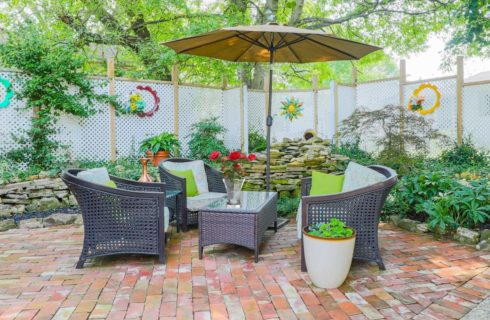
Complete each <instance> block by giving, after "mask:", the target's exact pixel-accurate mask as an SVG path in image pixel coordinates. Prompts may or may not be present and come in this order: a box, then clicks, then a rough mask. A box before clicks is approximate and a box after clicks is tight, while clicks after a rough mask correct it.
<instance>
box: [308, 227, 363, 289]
mask: <svg viewBox="0 0 490 320" xmlns="http://www.w3.org/2000/svg"><path fill="white" fill-rule="evenodd" d="M355 243H356V233H355V232H354V233H353V234H352V236H350V237H349V238H330V239H328V238H320V237H316V236H312V235H309V234H308V227H305V228H304V229H303V245H304V250H305V262H306V268H307V269H308V275H309V276H310V279H311V282H313V284H314V285H315V286H317V287H319V288H324V289H333V288H338V287H340V286H341V285H342V283H344V281H345V278H347V275H348V274H349V270H350V265H351V262H352V256H353V254H354V245H355Z"/></svg>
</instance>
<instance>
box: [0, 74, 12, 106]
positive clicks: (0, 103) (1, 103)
mask: <svg viewBox="0 0 490 320" xmlns="http://www.w3.org/2000/svg"><path fill="white" fill-rule="evenodd" d="M0 84H2V85H3V86H4V87H5V91H6V92H5V98H4V99H3V100H2V101H0V108H6V107H7V106H8V105H9V104H10V99H12V97H13V96H14V90H12V84H11V83H10V81H8V80H7V79H4V78H2V77H0Z"/></svg>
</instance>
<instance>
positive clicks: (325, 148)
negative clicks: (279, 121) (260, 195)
mask: <svg viewBox="0 0 490 320" xmlns="http://www.w3.org/2000/svg"><path fill="white" fill-rule="evenodd" d="M348 160H349V158H347V157H345V156H341V155H335V154H331V147H330V140H327V139H325V140H322V139H321V138H319V137H312V138H310V139H308V140H306V139H294V140H292V139H287V138H285V139H284V140H283V141H282V142H281V143H275V144H272V146H271V189H272V190H275V191H277V192H278V193H279V196H280V197H299V196H300V195H301V179H302V178H304V177H307V176H310V175H311V171H312V170H317V171H322V172H327V173H331V172H341V171H344V170H345V167H346V165H347V162H348ZM265 168H266V156H265V153H261V154H257V162H256V163H253V164H251V165H249V166H248V167H246V171H247V172H248V173H249V175H248V176H247V178H246V181H245V185H244V190H256V191H261V190H265Z"/></svg>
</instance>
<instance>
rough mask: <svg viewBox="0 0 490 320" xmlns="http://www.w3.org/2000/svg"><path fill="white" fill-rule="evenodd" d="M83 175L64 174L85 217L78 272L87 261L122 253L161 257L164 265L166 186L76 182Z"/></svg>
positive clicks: (66, 172) (72, 171) (117, 179)
mask: <svg viewBox="0 0 490 320" xmlns="http://www.w3.org/2000/svg"><path fill="white" fill-rule="evenodd" d="M80 171H81V170H80V169H70V170H67V171H65V172H63V174H62V179H63V181H64V182H65V183H66V185H67V186H68V187H69V189H70V190H71V191H72V192H73V194H74V195H75V198H76V199H77V201H78V203H79V205H80V209H81V212H82V215H83V223H84V241H83V249H82V253H81V254H80V259H79V261H78V264H77V268H82V267H83V264H84V263H85V260H86V259H88V258H93V257H98V256H106V255H113V254H121V253H137V254H149V255H158V256H159V257H160V262H161V263H163V262H164V258H165V257H164V247H165V235H164V219H163V215H164V207H165V185H164V184H162V183H153V184H151V185H152V186H151V185H150V184H147V183H139V182H135V181H130V180H125V179H119V178H116V177H111V178H112V179H113V180H114V181H115V182H116V184H117V187H118V188H117V189H115V188H110V187H106V186H103V185H97V184H94V183H90V182H87V181H83V180H81V179H79V178H77V177H76V174H77V173H78V172H80ZM148 189H151V190H150V191H148Z"/></svg>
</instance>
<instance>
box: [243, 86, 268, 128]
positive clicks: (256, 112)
mask: <svg viewBox="0 0 490 320" xmlns="http://www.w3.org/2000/svg"><path fill="white" fill-rule="evenodd" d="M247 108H248V130H249V132H257V133H259V134H261V135H263V136H265V117H266V106H265V92H264V91H248V106H247Z"/></svg>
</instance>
